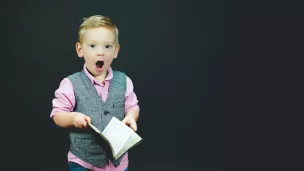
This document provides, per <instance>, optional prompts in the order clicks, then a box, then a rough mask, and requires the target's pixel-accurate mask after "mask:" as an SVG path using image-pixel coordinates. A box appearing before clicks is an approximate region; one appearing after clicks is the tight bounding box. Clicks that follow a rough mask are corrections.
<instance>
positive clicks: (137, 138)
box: [114, 132, 142, 159]
mask: <svg viewBox="0 0 304 171" xmlns="http://www.w3.org/2000/svg"><path fill="white" fill-rule="evenodd" d="M141 139H142V138H141V137H140V136H139V135H137V134H136V133H135V132H133V134H132V136H131V137H130V138H129V140H128V141H127V142H126V144H125V146H124V147H123V148H122V149H121V150H120V152H119V153H118V154H117V156H114V158H115V159H118V158H119V157H120V156H121V155H122V154H123V153H125V152H126V151H127V150H128V149H129V148H130V147H132V146H133V145H134V144H136V143H138V142H139V141H141Z"/></svg>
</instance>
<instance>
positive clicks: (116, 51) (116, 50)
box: [114, 44, 120, 58]
mask: <svg viewBox="0 0 304 171" xmlns="http://www.w3.org/2000/svg"><path fill="white" fill-rule="evenodd" d="M119 49H120V45H119V44H117V46H116V48H115V52H114V58H117V56H118V52H119Z"/></svg>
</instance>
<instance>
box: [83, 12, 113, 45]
mask: <svg viewBox="0 0 304 171" xmlns="http://www.w3.org/2000/svg"><path fill="white" fill-rule="evenodd" d="M96 27H105V28H108V29H110V30H112V31H113V33H114V35H115V43H116V45H117V44H118V29H117V27H116V25H115V24H113V23H112V20H111V18H109V17H107V16H102V15H93V16H90V17H88V18H83V22H82V24H81V25H80V27H79V30H78V41H79V42H80V43H82V39H83V34H84V32H85V31H86V30H88V29H91V28H96Z"/></svg>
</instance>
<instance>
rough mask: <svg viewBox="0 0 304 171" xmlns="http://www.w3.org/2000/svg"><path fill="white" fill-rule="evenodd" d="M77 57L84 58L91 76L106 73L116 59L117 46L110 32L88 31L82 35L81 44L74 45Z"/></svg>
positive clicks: (94, 29) (103, 29)
mask: <svg viewBox="0 0 304 171" xmlns="http://www.w3.org/2000/svg"><path fill="white" fill-rule="evenodd" d="M76 51H77V54H78V56H79V57H84V60H85V65H86V67H87V69H88V70H89V71H90V72H91V74H93V76H100V75H102V74H105V73H107V70H108V68H109V66H110V65H111V63H112V61H113V59H114V58H117V55H118V51H119V45H116V43H115V35H114V33H113V31H112V30H110V29H107V28H104V27H98V28H92V29H88V30H86V31H85V32H84V34H83V39H82V43H79V42H77V43H76Z"/></svg>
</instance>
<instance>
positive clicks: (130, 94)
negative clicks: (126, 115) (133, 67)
mask: <svg viewBox="0 0 304 171" xmlns="http://www.w3.org/2000/svg"><path fill="white" fill-rule="evenodd" d="M133 90H134V87H133V83H132V81H131V79H130V78H129V77H128V76H127V90H126V95H125V112H128V111H129V110H131V109H138V110H139V106H138V100H137V96H136V94H135V93H134V91H133Z"/></svg>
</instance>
